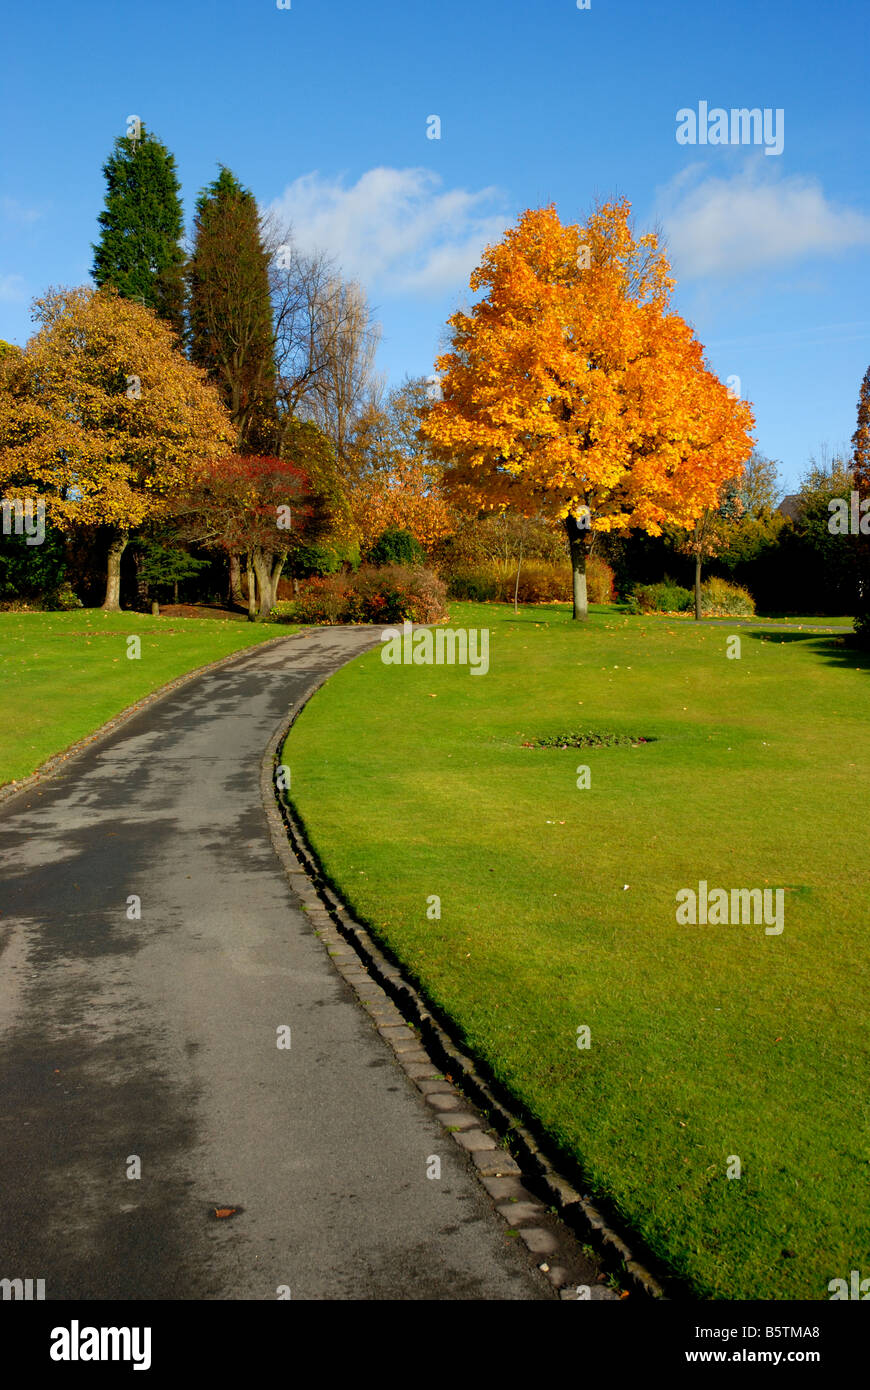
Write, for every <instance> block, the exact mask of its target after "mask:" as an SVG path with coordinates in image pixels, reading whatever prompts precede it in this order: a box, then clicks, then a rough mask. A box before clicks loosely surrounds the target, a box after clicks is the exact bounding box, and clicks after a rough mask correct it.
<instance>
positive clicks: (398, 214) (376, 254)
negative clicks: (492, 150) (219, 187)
mask: <svg viewBox="0 0 870 1390" xmlns="http://www.w3.org/2000/svg"><path fill="white" fill-rule="evenodd" d="M500 202H501V197H500V194H499V191H498V190H497V189H495V188H483V189H480V190H479V191H478V192H473V193H469V192H467V191H466V190H465V189H458V188H455V189H444V188H443V187H442V180H441V179H440V178H439V176H438V175H437V174H435V173H433V172H431V171H430V170H428V169H389V168H383V167H382V168H378V169H369V170H368V172H367V173H365V174H363V175H362V176H361V177H360V178H359V179H358V180H357V182H356V183H355V184H350V185H348V184H347V183H346V182H345V180H344V179H342V178H335V179H329V178H325V177H321V175H320V174H319V173H317V172H314V173H311V174H304V175H302V177H301V178H298V179H296V180H294V182H293V183H291V184H290V185H289V186H288V187H287V188H286V189H285V190H284V192H283V193H282V194H281V196H280V197H279V198H276V199H275V201H274V202H273V203H272V205H271V207H270V208H269V211H270V212H271V213H273V214H275V215H276V217H277V218H278V219H279V221H282V222H290V223H291V224H292V227H293V234H294V239H295V241H296V243H297V244H298V245H299V246H300V247H301V248H302V249H303V250H307V251H311V250H323V251H326V252H328V253H329V254H330V255H332V256H334V257H335V259H336V261H337V262H338V264H339V266H340V268H341V270H342V272H343V274H344V275H345V276H346V277H348V278H350V279H356V280H359V281H361V282H362V283H363V284H364V285H365V286H366V287H367V288H369V289H371V288H373V287H375V286H377V288H378V290H379V291H380V292H381V293H386V294H401V293H407V292H417V293H433V294H434V293H440V292H441V291H443V290H450V289H454V290H458V289H460V288H463V287H465V286H467V283H468V276H469V274H470V273H471V271H472V269H473V268H474V266H475V265H476V264H477V262H478V261H479V259H480V253H481V251H482V250H483V248H484V246H486V245H487V244H488V243H490V242H492V241H496V240H498V239H499V238H500V236H501V234H502V232H503V231H504V228H505V226H506V225H507V218H506V217H504V216H503V215H501V214H499V213H498V212H497V211H496V208H497V206H498V204H499V203H500Z"/></svg>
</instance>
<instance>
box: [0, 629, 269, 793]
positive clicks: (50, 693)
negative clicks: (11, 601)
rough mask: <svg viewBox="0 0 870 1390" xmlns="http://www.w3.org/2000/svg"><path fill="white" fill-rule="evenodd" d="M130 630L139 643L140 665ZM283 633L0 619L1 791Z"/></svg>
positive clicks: (263, 630)
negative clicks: (191, 677)
mask: <svg viewBox="0 0 870 1390" xmlns="http://www.w3.org/2000/svg"><path fill="white" fill-rule="evenodd" d="M284 631H285V632H290V631H293V629H292V628H286V629H284ZM128 634H132V635H135V636H138V637H139V638H140V640H141V656H140V658H139V659H138V660H131V659H130V658H128V656H127V640H126V639H127V636H128ZM278 635H279V633H278V630H277V629H276V628H275V627H272V626H269V625H268V624H267V625H264V626H261V625H260V624H259V623H240V622H234V621H231V620H228V619H224V620H221V619H203V618H152V617H151V616H150V614H147V615H146V614H142V613H104V612H102V610H101V609H98V608H94V609H82V610H78V611H76V612H73V613H0V728H2V731H3V732H2V737H0V785H2V784H3V783H5V782H10V781H13V780H17V779H19V778H21V777H25V776H26V775H27V774H28V773H29V772H32V771H33V769H34V768H35V767H37V766H38V765H39V764H40V763H42V762H44V761H45V759H46V758H49V757H51V755H52V754H53V753H59V752H61V751H62V750H63V749H64V748H68V747H69V745H70V744H71V743H75V742H77V741H78V740H79V739H81V738H84V737H85V736H86V735H87V734H89V733H91V732H92V731H93V730H94V729H97V728H99V726H100V725H101V724H104V723H105V722H106V720H108V719H111V718H112V717H113V716H114V715H116V714H119V713H120V711H121V710H123V709H126V707H127V706H128V705H132V704H134V703H135V702H136V701H137V700H140V699H141V698H142V696H143V695H147V694H149V692H150V691H152V690H156V689H157V688H158V686H161V685H165V684H166V682H167V681H170V680H174V679H175V677H176V676H180V675H183V674H184V672H186V671H192V670H194V669H195V668H196V667H197V666H205V665H207V664H208V662H210V661H217V660H218V659H219V658H220V657H222V656H229V655H230V654H231V653H232V652H236V651H241V650H242V649H243V648H244V647H250V646H252V645H253V644H255V643H257V642H263V641H265V640H267V639H268V638H270V637H276V636H278Z"/></svg>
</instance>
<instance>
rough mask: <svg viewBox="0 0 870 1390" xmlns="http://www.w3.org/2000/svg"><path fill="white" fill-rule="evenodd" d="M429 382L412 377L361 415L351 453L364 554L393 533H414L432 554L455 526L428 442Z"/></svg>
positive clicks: (350, 474)
mask: <svg viewBox="0 0 870 1390" xmlns="http://www.w3.org/2000/svg"><path fill="white" fill-rule="evenodd" d="M428 393H429V387H428V383H427V381H426V379H425V378H424V377H417V378H408V379H406V380H405V381H404V382H403V383H402V385H401V386H398V387H395V388H394V389H393V390H392V391H390V392H389V394H388V395H387V397H386V400H385V401H383V402H381V401H378V400H377V399H370V400H369V401H368V403H367V404H366V406H365V407H364V408H363V409H362V410H361V411H360V413H359V415H358V417H357V419H356V421H355V425H354V429H353V432H352V434H351V436H350V438H349V440H348V444H347V448H346V476H347V478H348V482H349V496H350V507H351V512H352V515H353V519H354V524H355V526H356V530H357V534H358V536H359V540H360V545H361V547H362V549H363V551H365V550H367V549H369V548H370V547H371V546H372V545H373V544H374V542H375V541H376V540H377V539H378V537H379V536H381V535H382V534H383V532H384V531H387V530H401V531H408V532H410V534H411V535H412V536H413V537H414V538H415V540H417V541H418V542H419V543H420V544H421V545H422V546H423V548H424V549H427V550H428V549H431V548H432V547H433V546H434V545H436V544H437V543H438V542H439V541H441V540H443V538H444V537H445V536H447V535H449V533H450V531H451V530H452V529H453V527H454V525H455V519H454V514H453V509H452V508H451V506H450V504H449V502H448V500H447V498H446V496H445V493H444V487H443V483H442V472H443V470H442V467H441V465H440V464H439V463H438V462H437V461H436V460H435V459H434V458H433V457H432V452H431V449H430V447H429V444H428V441H427V440H426V439H425V438H424V437H423V434H422V430H421V417H422V415H423V414H424V412H425V409H426V407H427V405H428V399H429V394H428Z"/></svg>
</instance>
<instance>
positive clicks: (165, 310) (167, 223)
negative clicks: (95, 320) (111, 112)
mask: <svg viewBox="0 0 870 1390" xmlns="http://www.w3.org/2000/svg"><path fill="white" fill-rule="evenodd" d="M103 174H104V176H105V179H106V206H105V210H104V211H103V212H101V213H100V216H99V218H98V221H99V224H100V227H101V233H100V240H99V242H97V243H96V245H94V248H93V250H94V264H93V268H92V271H91V274H92V275H93V278H94V280H95V282H96V284H97V286H98V287H100V288H101V287H102V286H103V285H111V286H114V288H115V289H117V291H118V292H119V294H121V295H123V296H124V298H125V299H137V300H139V301H140V302H141V303H143V304H146V305H147V306H148V307H149V308H151V309H154V310H155V311H156V313H157V314H158V315H159V316H160V318H162V319H165V320H166V321H167V323H169V324H171V326H172V327H173V328H174V329H175V331H176V333H178V334H179V335H181V334H182V333H183V331H184V251H183V250H182V247H181V245H180V242H181V236H182V231H183V215H182V209H181V187H180V184H179V182H178V176H177V174H176V172H175V159H174V157H173V155H171V154H170V153H169V151H168V150H167V148H166V146H165V145H163V144H161V143H160V141H159V140H157V139H155V138H154V136H152V135H149V134H148V132H147V130H146V129H145V127H144V125H143V126H141V128H140V130H139V133H138V135H137V136H132V135H121V136H119V137H118V139H117V140H116V141H115V146H114V149H113V151H112V153H111V154H110V155H109V158H108V159H107V160H106V163H105V164H104V165H103Z"/></svg>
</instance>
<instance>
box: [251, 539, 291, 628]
mask: <svg viewBox="0 0 870 1390" xmlns="http://www.w3.org/2000/svg"><path fill="white" fill-rule="evenodd" d="M253 564H254V571H255V573H256V576H257V587H258V589H259V595H260V604H259V613H258V615H257V616H258V619H259V621H260V622H263V621H265V619H266V618H268V616H269V614H270V613H271V612H272V609H273V608H274V607H275V604H276V603H277V602H278V581H279V579H280V578H281V571H282V569H283V568H284V555H283V554H282V553H278V554H276V553H275V551H273V550H262V549H260V547H259V546H257V547H256V548H255V549H254V553H253Z"/></svg>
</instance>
